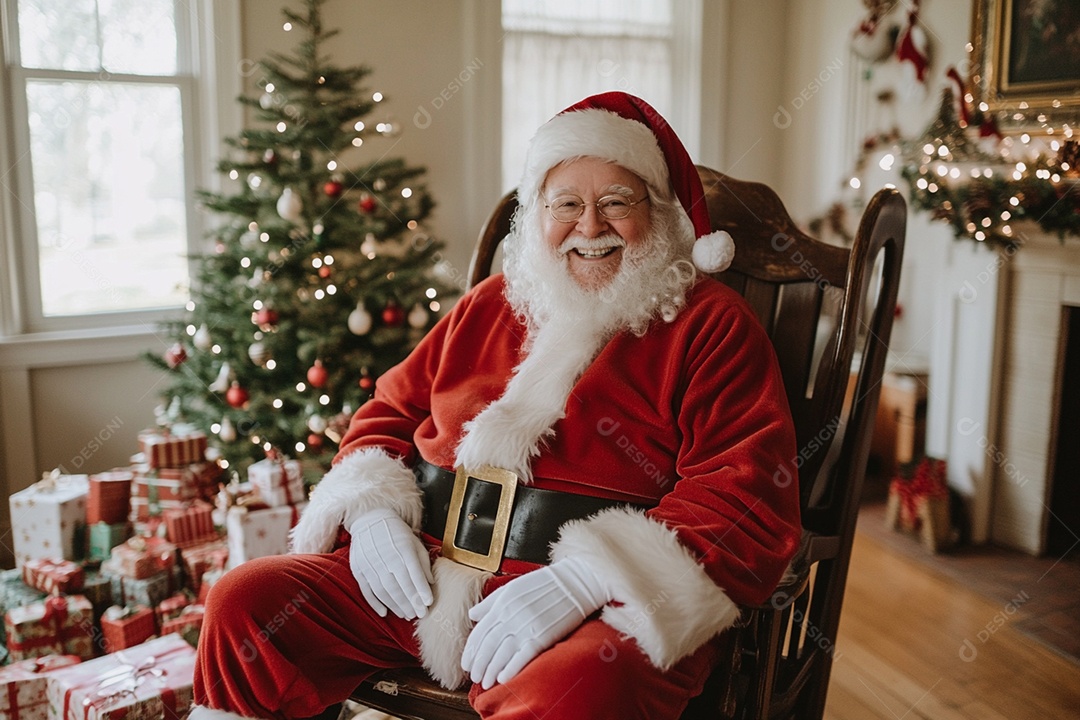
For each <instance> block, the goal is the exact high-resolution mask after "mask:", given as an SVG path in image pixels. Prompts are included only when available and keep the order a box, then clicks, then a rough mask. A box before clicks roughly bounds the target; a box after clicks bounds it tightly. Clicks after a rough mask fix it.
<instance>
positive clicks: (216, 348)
mask: <svg viewBox="0 0 1080 720" xmlns="http://www.w3.org/2000/svg"><path fill="white" fill-rule="evenodd" d="M210 352H212V353H214V354H215V355H220V354H221V346H220V345H214V346H213V347H211V348H210Z"/></svg>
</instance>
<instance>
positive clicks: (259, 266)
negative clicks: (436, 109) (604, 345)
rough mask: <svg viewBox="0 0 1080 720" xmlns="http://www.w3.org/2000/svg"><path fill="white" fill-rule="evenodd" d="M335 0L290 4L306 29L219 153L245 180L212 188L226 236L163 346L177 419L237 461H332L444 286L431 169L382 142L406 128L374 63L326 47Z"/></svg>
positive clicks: (270, 65)
mask: <svg viewBox="0 0 1080 720" xmlns="http://www.w3.org/2000/svg"><path fill="white" fill-rule="evenodd" d="M324 2H325V0H305V3H304V4H305V8H304V10H303V11H302V12H301V13H296V12H291V11H289V10H288V9H286V10H284V11H283V12H284V15H285V18H286V24H285V25H284V29H285V31H287V32H290V33H294V34H299V35H300V36H301V38H300V42H299V43H298V44H297V45H296V46H295V48H294V49H293V50H292V52H291V54H282V53H272V54H270V56H269V57H268V59H266V60H264V61H262V62H260V63H259V72H260V78H261V79H260V80H259V85H260V87H261V89H262V90H263V92H262V93H261V95H260V96H259V97H257V98H256V97H247V96H245V97H241V98H239V101H240V102H241V103H243V104H245V105H247V106H249V107H251V108H253V110H254V115H255V117H256V118H257V120H258V124H257V127H252V128H249V129H245V130H244V131H242V132H241V133H240V134H239V136H237V137H235V138H228V139H226V143H227V145H228V146H229V147H230V148H231V150H230V157H228V158H226V159H224V160H222V161H221V162H220V163H219V165H218V169H219V171H220V172H221V173H223V174H225V175H226V176H228V177H229V178H230V179H231V180H233V181H239V182H233V183H226V184H229V185H231V186H233V187H235V188H236V190H235V192H221V193H215V192H201V193H200V197H201V201H202V204H203V205H204V207H205V208H206V209H208V210H209V211H212V212H213V214H214V218H215V223H214V224H215V226H216V228H215V230H214V231H213V233H212V236H213V244H214V247H213V249H212V250H210V251H208V252H207V253H205V254H202V255H199V256H198V257H196V258H195V266H196V273H195V280H194V283H193V287H192V291H191V301H190V302H189V303H188V304H187V307H186V310H187V312H186V316H185V317H183V318H182V319H180V320H177V321H174V322H170V323H167V324H166V325H165V326H164V327H163V331H164V332H165V333H166V334H167V335H168V336H169V338H170V342H171V343H172V346H171V348H170V349H169V350H168V351H167V352H166V353H165V354H164V356H159V355H153V354H151V355H148V356H147V357H148V359H149V360H150V361H151V362H152V363H154V364H155V365H156V366H157V367H159V368H161V369H163V370H165V371H167V373H168V374H167V379H168V383H169V384H168V387H167V389H166V391H165V392H164V394H163V396H164V400H165V403H164V405H165V406H167V407H168V408H169V410H168V412H167V413H166V415H167V421H170V422H183V423H185V424H189V425H192V426H194V427H196V428H198V429H201V430H203V431H204V432H206V433H207V435H208V436H209V437H210V439H211V444H213V445H216V446H217V447H218V448H219V449H220V451H221V455H222V458H223V460H224V461H225V462H226V463H227V464H228V465H230V466H231V467H233V468H234V469H236V470H239V469H241V468H242V467H243V466H244V465H246V464H247V463H248V462H250V461H252V460H258V459H261V458H262V457H263V456H264V455H265V453H266V452H267V451H270V450H273V451H275V452H277V453H281V454H287V455H295V456H298V457H299V458H300V459H302V460H306V461H310V462H308V463H307V465H308V467H309V468H311V469H312V470H313V471H319V470H320V468H325V467H327V466H328V465H329V461H330V459H331V458H332V457H333V454H334V452H335V451H336V446H337V441H339V440H340V434H341V432H342V429H343V425H344V423H345V422H347V418H348V415H349V414H350V413H351V412H352V410H354V409H355V408H357V407H358V406H359V404H360V403H362V402H364V401H365V400H366V399H367V398H368V397H369V396H370V394H371V392H372V390H373V388H374V382H375V378H376V377H378V375H379V374H380V373H382V372H385V371H386V370H387V369H388V368H390V367H391V366H393V365H394V364H396V363H397V362H399V361H400V360H401V359H402V358H404V357H405V355H406V354H407V353H408V351H409V350H410V349H411V348H412V347H413V346H414V345H415V343H416V342H417V341H418V340H419V339H420V337H421V336H422V335H423V333H424V332H425V331H426V330H427V329H428V328H429V327H430V326H431V325H432V324H433V323H434V322H435V320H436V318H437V315H438V312H439V310H440V301H441V300H442V299H444V298H443V295H444V292H445V287H444V286H443V285H442V284H440V283H439V282H438V281H437V280H436V279H435V278H434V272H433V271H434V270H435V265H436V262H437V260H438V258H439V255H438V251H439V248H440V244H439V243H437V242H435V241H433V240H432V239H431V238H430V237H429V236H428V235H427V234H426V233H425V232H424V231H423V228H422V223H423V221H424V219H425V218H426V217H427V216H428V214H429V213H430V212H431V209H432V207H433V202H432V200H431V198H430V197H429V195H428V193H427V192H426V189H425V187H424V185H423V183H422V176H423V173H424V169H423V168H418V167H409V166H407V165H406V164H405V162H403V161H402V160H400V159H386V158H384V157H382V155H383V154H384V152H385V147H383V148H380V149H377V150H376V151H371V150H369V148H370V147H371V146H373V145H374V146H378V145H379V144H380V143H379V140H380V139H381V138H383V137H385V136H387V135H394V134H396V133H397V131H398V130H397V128H396V127H395V126H394V124H393V123H391V122H387V121H385V120H384V121H382V122H376V121H374V120H372V119H371V118H370V116H371V115H372V113H373V112H378V104H379V103H380V102H382V101H383V97H382V95H381V94H380V93H377V92H376V93H372V92H371V91H370V90H368V89H366V88H365V87H363V85H362V83H363V81H364V79H365V78H366V77H367V76H368V75H369V74H370V72H371V71H370V70H369V69H368V68H367V67H362V66H357V67H345V68H340V67H334V66H333V65H332V64H331V63H330V61H329V60H328V58H327V57H326V56H325V55H324V54H323V51H322V48H323V46H324V43H325V42H326V41H327V40H328V39H329V38H330V37H332V36H333V35H335V34H336V31H327V30H324V29H323V27H322V23H321V20H320V6H321V5H322V4H323V3H324ZM383 144H384V145H385V143H383ZM365 150H367V151H368V152H367V153H366V152H365ZM365 155H367V162H365V157H364V156H365ZM373 158H377V159H373ZM164 421H165V420H163V422H164Z"/></svg>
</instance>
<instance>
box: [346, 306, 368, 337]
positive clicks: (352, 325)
mask: <svg viewBox="0 0 1080 720" xmlns="http://www.w3.org/2000/svg"><path fill="white" fill-rule="evenodd" d="M371 323H372V318H371V313H369V312H368V311H367V308H365V307H364V306H363V305H362V304H361V305H357V306H356V309H355V310H353V311H352V312H351V313H349V320H348V325H349V332H351V333H352V334H353V335H366V334H367V332H368V331H369V330H371Z"/></svg>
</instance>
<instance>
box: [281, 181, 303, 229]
mask: <svg viewBox="0 0 1080 720" xmlns="http://www.w3.org/2000/svg"><path fill="white" fill-rule="evenodd" d="M303 210H304V202H303V200H301V199H300V195H299V194H298V193H295V192H293V189H292V188H285V190H284V191H283V192H282V193H281V197H279V198H278V201H277V212H278V215H280V216H281V217H282V218H284V219H285V220H288V221H289V222H296V221H298V220H299V219H300V213H301V212H303Z"/></svg>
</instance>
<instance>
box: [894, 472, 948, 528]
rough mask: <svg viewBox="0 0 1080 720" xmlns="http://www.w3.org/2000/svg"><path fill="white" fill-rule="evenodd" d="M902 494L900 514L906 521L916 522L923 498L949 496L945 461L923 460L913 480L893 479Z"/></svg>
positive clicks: (896, 488)
mask: <svg viewBox="0 0 1080 720" xmlns="http://www.w3.org/2000/svg"><path fill="white" fill-rule="evenodd" d="M892 487H893V488H895V490H896V492H897V494H898V495H899V496H900V514H901V517H903V518H904V520H905V521H906V522H908V521H910V522H914V520H915V518H916V517H917V516H918V513H919V501H920V500H921V499H923V498H937V497H947V496H948V494H949V491H948V489H947V487H946V485H945V462H944V461H943V460H923V461H922V462H920V463H919V466H918V468H917V469H916V470H915V476H914V477H913V478H912V479H911V480H902V479H900V478H897V479H895V480H893V481H892Z"/></svg>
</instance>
